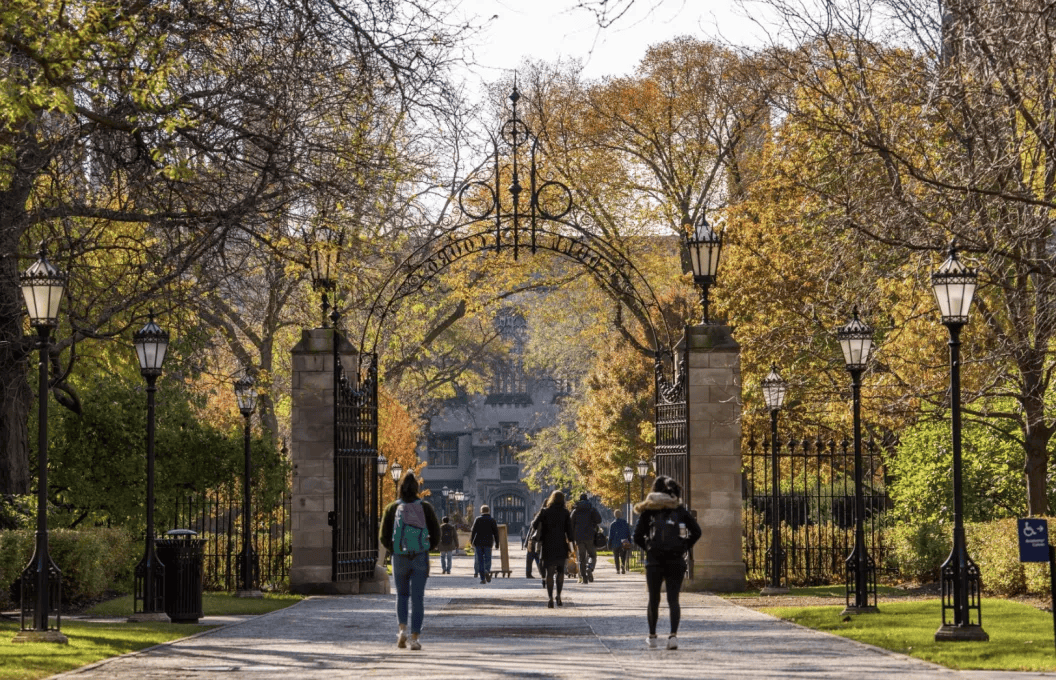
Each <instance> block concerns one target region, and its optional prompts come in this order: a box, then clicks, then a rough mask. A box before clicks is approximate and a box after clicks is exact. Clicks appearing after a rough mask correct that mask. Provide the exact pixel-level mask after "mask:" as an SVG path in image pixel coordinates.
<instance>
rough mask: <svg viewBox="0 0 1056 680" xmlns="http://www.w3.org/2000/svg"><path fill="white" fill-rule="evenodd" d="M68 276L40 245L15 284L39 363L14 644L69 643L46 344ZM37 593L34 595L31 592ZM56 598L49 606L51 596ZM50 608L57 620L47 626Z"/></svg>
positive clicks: (56, 318) (47, 343)
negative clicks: (56, 531)
mask: <svg viewBox="0 0 1056 680" xmlns="http://www.w3.org/2000/svg"><path fill="white" fill-rule="evenodd" d="M66 280H67V276H66V273H65V272H62V271H60V270H59V269H58V268H56V267H55V266H54V265H53V264H51V263H50V262H49V261H48V258H47V253H46V251H45V248H44V244H43V243H41V244H40V250H39V251H38V253H37V260H36V262H34V263H33V264H32V265H30V266H29V268H28V269H26V271H25V272H24V273H22V274H21V275H19V285H20V286H21V289H22V297H23V299H24V300H25V303H26V311H27V312H28V314H29V325H30V326H32V327H33V328H34V329H36V331H37V345H38V347H39V349H40V364H39V366H38V373H37V375H38V379H37V532H36V537H35V543H34V549H33V556H32V557H31V558H30V560H29V564H27V565H26V567H25V569H23V570H22V577H21V583H22V587H21V601H22V605H21V617H20V630H19V632H18V634H17V635H16V636H15V642H19V643H21V642H57V643H61V644H65V643H66V642H68V640H67V638H66V636H65V635H63V634H62V633H61V632H60V628H61V626H62V611H61V606H62V591H61V587H62V572H61V571H60V570H59V568H58V566H56V564H55V562H54V561H52V559H51V555H50V553H49V548H48V392H49V389H48V346H49V344H50V335H51V329H53V328H55V327H56V326H58V324H59V303H60V302H61V301H62V295H63V291H64V290H65V288H66ZM34 591H35V592H34ZM52 592H54V593H55V594H56V595H57V597H56V599H55V602H52V598H51V594H52ZM53 606H54V608H55V610H56V612H57V616H56V617H55V625H54V626H51V625H50V622H49V615H50V613H51V609H52V607H53Z"/></svg>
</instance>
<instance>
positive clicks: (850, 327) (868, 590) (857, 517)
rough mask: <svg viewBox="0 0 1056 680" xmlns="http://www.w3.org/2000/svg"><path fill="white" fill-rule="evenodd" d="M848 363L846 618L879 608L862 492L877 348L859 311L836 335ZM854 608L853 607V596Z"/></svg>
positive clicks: (874, 567)
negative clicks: (850, 436)
mask: <svg viewBox="0 0 1056 680" xmlns="http://www.w3.org/2000/svg"><path fill="white" fill-rule="evenodd" d="M836 338H837V339H838V340H839V342H840V348H841V349H842V350H843V359H844V363H845V364H846V365H847V371H848V372H849V373H850V374H851V395H852V397H851V401H852V404H853V412H854V548H853V550H852V551H851V554H850V555H848V556H847V560H846V572H845V576H846V581H845V582H846V590H845V595H846V606H847V608H846V609H844V610H843V613H844V614H871V613H875V612H877V611H879V610H878V609H877V607H876V565H875V564H874V563H873V558H872V557H871V556H870V555H869V551H868V550H867V549H866V547H865V528H864V523H865V498H864V492H863V489H862V372H863V371H865V367H866V364H867V363H868V362H869V352H870V351H871V350H872V348H873V329H872V328H870V327H869V326H867V325H866V324H864V323H862V321H861V320H860V319H859V318H858V308H857V307H855V308H854V317H853V318H852V319H851V320H850V321H849V322H848V323H847V325H846V326H843V327H842V328H840V330H839V331H837V332H836ZM852 592H853V593H854V604H851V593H852Z"/></svg>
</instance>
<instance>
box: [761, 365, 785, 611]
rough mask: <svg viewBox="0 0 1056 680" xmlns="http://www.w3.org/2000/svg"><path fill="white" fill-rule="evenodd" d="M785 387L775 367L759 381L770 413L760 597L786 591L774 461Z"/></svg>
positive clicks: (781, 593) (777, 481)
mask: <svg viewBox="0 0 1056 680" xmlns="http://www.w3.org/2000/svg"><path fill="white" fill-rule="evenodd" d="M787 391H788V383H786V382H785V381H784V379H783V378H782V377H781V376H780V375H779V374H778V372H777V366H776V365H774V364H772V365H771V366H770V373H769V374H768V375H767V376H766V378H764V379H763V400H764V401H765V402H766V407H767V408H768V409H770V483H771V493H770V530H771V532H772V533H771V539H770V583H769V585H767V586H766V587H765V588H763V589H762V590H761V591H760V594H761V595H784V594H786V593H788V588H785V587H782V585H781V562H782V560H783V558H784V552H783V551H782V550H781V484H780V479H779V474H780V466H779V465H778V461H777V412H778V411H780V410H781V406H782V405H783V404H784V403H785V393H786V392H787Z"/></svg>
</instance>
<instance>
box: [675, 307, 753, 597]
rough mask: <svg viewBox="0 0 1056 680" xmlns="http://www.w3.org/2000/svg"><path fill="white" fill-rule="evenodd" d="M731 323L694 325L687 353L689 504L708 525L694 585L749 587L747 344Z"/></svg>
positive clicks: (724, 589)
mask: <svg viewBox="0 0 1056 680" xmlns="http://www.w3.org/2000/svg"><path fill="white" fill-rule="evenodd" d="M731 331H732V329H731V328H730V327H729V326H721V325H717V324H708V325H699V326H690V327H688V328H686V334H685V337H684V339H683V342H684V343H685V345H684V347H685V348H686V354H687V360H686V364H687V370H688V376H687V397H688V399H687V402H688V413H687V414H686V415H687V419H688V424H689V436H688V439H689V442H688V443H689V470H690V472H689V487H690V488H689V495H690V498H689V504H690V507H691V508H693V509H694V510H696V512H697V521H698V522H699V523H700V528H701V530H702V531H703V535H702V536H701V539H700V541H698V542H697V544H696V546H695V547H694V549H693V576H692V579H691V580H690V581H689V583H687V588H689V589H692V590H714V591H720V592H739V591H743V590H744V589H745V588H746V585H747V583H746V579H745V566H744V553H743V549H742V539H741V535H742V526H741V512H742V501H741V348H740V345H738V344H737V342H736V341H735V340H734V339H733V335H732V333H731Z"/></svg>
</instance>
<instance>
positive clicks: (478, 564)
mask: <svg viewBox="0 0 1056 680" xmlns="http://www.w3.org/2000/svg"><path fill="white" fill-rule="evenodd" d="M469 542H470V543H471V544H472V545H473V561H474V564H475V568H476V570H477V573H478V574H480V582H481V583H491V546H492V545H494V546H495V547H496V548H498V547H499V525H498V524H496V523H495V518H494V517H492V516H491V508H489V507H488V506H486V505H482V506H480V514H479V515H477V518H476V519H475V520H473V527H472V528H471V529H470V531H469Z"/></svg>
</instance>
